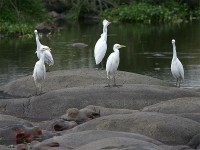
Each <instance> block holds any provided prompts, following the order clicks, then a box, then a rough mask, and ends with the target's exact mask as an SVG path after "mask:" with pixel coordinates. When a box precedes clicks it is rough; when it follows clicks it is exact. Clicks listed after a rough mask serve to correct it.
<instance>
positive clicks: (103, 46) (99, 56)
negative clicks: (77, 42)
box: [94, 38, 107, 65]
mask: <svg viewBox="0 0 200 150" xmlns="http://www.w3.org/2000/svg"><path fill="white" fill-rule="evenodd" d="M106 50H107V43H106V41H105V40H103V39H102V38H100V39H99V40H98V41H97V43H96V45H95V48H94V58H95V62H96V64H97V65H98V64H99V63H100V62H101V61H102V60H103V58H104V56H105V54H106Z"/></svg>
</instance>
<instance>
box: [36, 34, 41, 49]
mask: <svg viewBox="0 0 200 150" xmlns="http://www.w3.org/2000/svg"><path fill="white" fill-rule="evenodd" d="M35 39H36V44H37V50H38V49H39V47H40V46H41V45H42V44H41V43H40V41H39V36H38V34H36V35H35Z"/></svg>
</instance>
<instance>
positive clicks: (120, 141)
mask: <svg viewBox="0 0 200 150" xmlns="http://www.w3.org/2000/svg"><path fill="white" fill-rule="evenodd" d="M53 144H54V145H55V144H57V146H59V147H57V149H59V150H60V149H65V150H68V149H78V150H86V149H87V150H100V149H101V150H102V149H130V150H149V149H154V150H177V149H181V148H185V149H186V148H187V149H188V150H189V149H190V148H189V147H187V146H181V145H180V146H167V145H164V144H163V143H161V142H159V141H157V140H154V139H152V138H149V137H147V136H144V135H140V134H136V133H127V132H118V131H106V130H88V131H82V132H75V133H67V134H64V135H62V136H56V137H53V138H51V139H48V140H45V141H43V142H41V143H39V142H38V143H35V144H31V145H32V147H33V148H32V149H33V150H53V148H52V147H50V145H53Z"/></svg>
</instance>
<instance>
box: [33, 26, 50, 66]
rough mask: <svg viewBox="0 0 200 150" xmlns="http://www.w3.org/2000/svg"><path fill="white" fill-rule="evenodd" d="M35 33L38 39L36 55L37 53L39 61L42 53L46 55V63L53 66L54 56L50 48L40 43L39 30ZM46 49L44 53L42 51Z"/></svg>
mask: <svg viewBox="0 0 200 150" xmlns="http://www.w3.org/2000/svg"><path fill="white" fill-rule="evenodd" d="M34 33H35V38H36V44H37V50H36V52H35V53H37V57H38V59H40V58H41V55H42V53H44V62H45V63H46V64H47V65H49V66H52V65H53V64H54V60H53V56H52V54H51V49H50V48H49V47H48V46H45V45H42V44H41V43H40V41H39V35H38V32H37V30H35V31H34ZM43 48H44V49H45V51H44V52H43V51H42V49H43Z"/></svg>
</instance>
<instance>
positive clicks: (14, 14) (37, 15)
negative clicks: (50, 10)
mask: <svg viewBox="0 0 200 150" xmlns="http://www.w3.org/2000/svg"><path fill="white" fill-rule="evenodd" d="M42 4H43V3H42V0H1V1H0V11H1V13H0V33H2V34H3V35H5V36H8V35H19V36H20V35H26V34H30V33H32V31H33V29H34V27H35V25H36V23H38V22H40V21H42V20H43V19H45V20H46V18H47V12H46V11H45V9H44V6H43V5H42Z"/></svg>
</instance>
